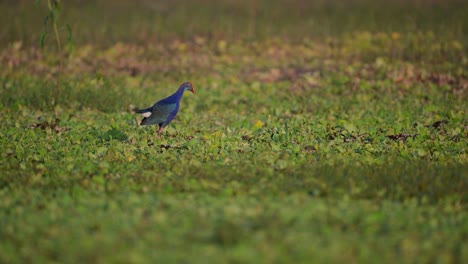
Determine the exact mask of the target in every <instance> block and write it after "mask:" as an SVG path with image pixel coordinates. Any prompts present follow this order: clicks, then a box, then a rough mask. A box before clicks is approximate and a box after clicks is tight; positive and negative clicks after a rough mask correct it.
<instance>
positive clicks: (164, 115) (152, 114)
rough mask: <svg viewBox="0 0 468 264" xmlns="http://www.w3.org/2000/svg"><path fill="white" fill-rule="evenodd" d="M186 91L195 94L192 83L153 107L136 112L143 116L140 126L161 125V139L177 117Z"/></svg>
mask: <svg viewBox="0 0 468 264" xmlns="http://www.w3.org/2000/svg"><path fill="white" fill-rule="evenodd" d="M185 91H191V92H192V93H195V88H193V85H192V83H190V82H185V83H183V84H182V85H181V86H180V87H179V89H177V91H176V92H175V93H174V94H173V95H171V96H169V97H166V98H164V99H162V100H160V101H158V102H157V103H155V104H154V105H153V106H151V107H148V108H146V109H141V110H136V111H135V112H136V113H138V114H141V115H142V116H143V120H141V123H140V125H156V124H157V125H159V130H158V136H159V137H161V133H162V131H163V129H164V128H165V127H166V126H167V125H169V123H171V121H172V120H174V118H175V117H176V116H177V113H178V112H179V108H180V101H181V99H182V96H183V95H184V92H185Z"/></svg>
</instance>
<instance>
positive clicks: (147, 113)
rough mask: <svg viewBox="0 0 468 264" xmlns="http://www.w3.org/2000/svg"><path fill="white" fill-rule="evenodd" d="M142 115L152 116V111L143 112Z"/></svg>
mask: <svg viewBox="0 0 468 264" xmlns="http://www.w3.org/2000/svg"><path fill="white" fill-rule="evenodd" d="M141 115H142V116H144V117H150V115H151V112H146V113H142V114H141Z"/></svg>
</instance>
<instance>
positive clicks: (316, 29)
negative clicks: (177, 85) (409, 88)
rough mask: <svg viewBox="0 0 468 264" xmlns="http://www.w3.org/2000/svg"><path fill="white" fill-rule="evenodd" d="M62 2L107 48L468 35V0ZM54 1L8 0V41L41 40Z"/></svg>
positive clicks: (65, 12)
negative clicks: (354, 35)
mask: <svg viewBox="0 0 468 264" xmlns="http://www.w3.org/2000/svg"><path fill="white" fill-rule="evenodd" d="M34 2H36V4H34ZM50 2H54V1H50ZM59 2H60V3H61V11H60V12H59V14H57V15H58V16H59V17H58V19H59V20H58V21H59V23H60V25H61V26H65V25H67V24H68V25H70V27H71V29H72V32H73V40H74V41H75V42H76V43H77V44H83V43H94V44H98V45H104V46H105V45H112V44H113V43H115V42H117V41H131V42H143V43H144V42H148V41H160V40H164V39H168V38H192V37H193V36H196V35H202V36H206V37H211V38H225V39H259V38H270V37H288V38H293V39H302V38H305V37H307V38H320V37H323V36H327V35H336V34H346V33H350V32H354V31H370V32H399V33H405V32H413V33H416V32H427V31H431V32H433V33H434V34H435V35H436V36H437V38H457V39H460V40H462V41H463V43H466V39H467V37H466V36H468V34H467V33H468V32H467V18H466V17H467V16H466V14H468V7H467V6H468V5H467V4H466V1H462V0H409V1H403V0H395V1H389V0H350V1H342V0H331V1H325V0H315V1H307V0H289V1H287V0H269V1H266V0H249V1H245V0H242V1H236V0H198V1H189V0H173V1H169V0H159V1H150V0H133V1H125V0H97V1H84V0H69V1H59ZM47 5H48V0H42V1H30V0H28V1H26V0H19V1H13V0H3V1H0V9H1V16H0V23H2V25H3V26H2V30H1V33H0V40H1V45H5V44H7V43H9V42H11V41H22V42H23V43H27V44H30V43H38V41H39V39H40V36H41V31H42V30H43V28H44V24H45V21H46V19H45V17H46V16H47V14H48V12H49V11H48V8H47ZM49 24H50V23H49ZM62 30H64V29H63V28H62Z"/></svg>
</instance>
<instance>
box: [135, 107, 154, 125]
mask: <svg viewBox="0 0 468 264" xmlns="http://www.w3.org/2000/svg"><path fill="white" fill-rule="evenodd" d="M134 111H135V113H137V114H142V115H143V119H142V120H141V123H140V125H141V126H142V125H146V124H147V122H148V117H150V115H151V113H152V112H153V107H149V108H146V109H135V110H134Z"/></svg>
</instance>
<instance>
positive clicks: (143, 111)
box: [133, 107, 153, 114]
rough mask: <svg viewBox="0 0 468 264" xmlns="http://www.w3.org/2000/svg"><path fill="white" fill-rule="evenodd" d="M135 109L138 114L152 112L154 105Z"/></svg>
mask: <svg viewBox="0 0 468 264" xmlns="http://www.w3.org/2000/svg"><path fill="white" fill-rule="evenodd" d="M133 111H135V113H137V114H144V113H151V112H153V107H149V108H146V109H135V110H133Z"/></svg>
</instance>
